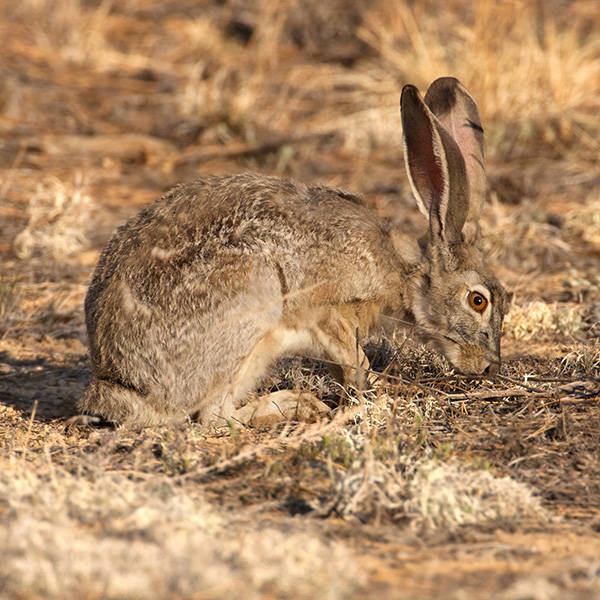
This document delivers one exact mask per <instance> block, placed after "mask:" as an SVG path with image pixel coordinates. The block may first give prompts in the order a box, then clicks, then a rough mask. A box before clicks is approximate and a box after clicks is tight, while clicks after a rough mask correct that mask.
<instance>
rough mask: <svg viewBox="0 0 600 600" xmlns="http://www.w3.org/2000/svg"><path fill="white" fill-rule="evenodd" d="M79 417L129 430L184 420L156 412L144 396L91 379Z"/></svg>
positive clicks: (80, 406) (162, 412)
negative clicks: (86, 417) (90, 416)
mask: <svg viewBox="0 0 600 600" xmlns="http://www.w3.org/2000/svg"><path fill="white" fill-rule="evenodd" d="M77 407H78V409H79V410H80V412H81V413H82V414H86V415H98V416H100V417H102V419H103V420H105V421H109V422H111V423H115V424H116V425H126V426H129V427H136V428H137V427H140V428H141V427H152V426H157V425H167V424H172V423H174V422H177V421H183V420H185V418H186V415H184V414H183V415H175V414H173V412H170V411H169V412H168V411H166V410H162V411H161V410H159V409H158V408H157V403H156V402H153V401H152V398H150V397H149V396H147V395H142V394H140V393H139V392H136V391H135V390H133V389H131V388H126V387H124V386H122V385H120V384H118V383H114V382H111V381H107V380H105V379H97V378H94V379H93V380H92V382H91V383H90V385H89V386H88V387H87V388H86V390H85V391H84V393H83V396H82V397H81V398H80V399H79V402H78V403H77Z"/></svg>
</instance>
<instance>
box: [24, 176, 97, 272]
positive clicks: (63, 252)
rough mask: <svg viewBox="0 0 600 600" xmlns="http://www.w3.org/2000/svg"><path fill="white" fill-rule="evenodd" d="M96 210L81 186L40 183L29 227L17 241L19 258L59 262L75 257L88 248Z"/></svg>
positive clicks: (53, 180)
mask: <svg viewBox="0 0 600 600" xmlns="http://www.w3.org/2000/svg"><path fill="white" fill-rule="evenodd" d="M92 210H93V204H92V201H91V199H90V197H89V196H88V195H87V194H86V193H85V191H84V187H83V184H82V183H81V182H78V183H76V184H75V185H74V186H69V185H67V184H65V183H63V182H62V181H60V180H59V179H56V178H51V179H48V180H46V181H44V182H43V183H40V184H39V185H38V187H37V190H36V192H35V193H34V194H33V195H32V196H31V198H30V200H29V206H28V208H27V214H28V218H27V225H26V227H25V228H24V229H23V230H22V231H21V232H20V233H19V234H17V236H16V237H15V239H14V241H13V251H14V253H15V255H16V256H17V257H18V258H20V259H27V258H30V257H32V256H43V257H46V258H50V259H53V260H55V261H60V260H62V259H64V258H67V257H69V256H71V255H73V254H74V253H75V252H77V251H79V250H81V249H82V248H84V247H86V246H87V244H88V239H87V235H86V231H88V230H89V229H90V228H91V227H92V223H91V214H92Z"/></svg>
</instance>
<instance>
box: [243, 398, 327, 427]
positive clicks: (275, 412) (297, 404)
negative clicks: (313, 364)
mask: <svg viewBox="0 0 600 600" xmlns="http://www.w3.org/2000/svg"><path fill="white" fill-rule="evenodd" d="M330 414H331V409H330V408H329V407H328V406H327V405H326V404H324V403H323V402H321V401H320V400H319V399H318V398H316V396H314V395H313V394H311V393H310V392H298V391H296V390H280V391H278V392H273V393H271V394H267V395H266V396H261V397H260V398H257V399H256V400H251V401H250V402H248V404H246V405H245V406H242V407H241V408H238V409H237V410H235V411H234V412H233V415H232V416H233V419H234V420H236V421H239V422H240V423H243V424H244V425H249V426H251V427H267V426H269V425H274V424H276V423H281V422H283V421H305V422H309V423H312V422H314V421H317V420H318V419H320V418H321V417H324V416H328V415H330Z"/></svg>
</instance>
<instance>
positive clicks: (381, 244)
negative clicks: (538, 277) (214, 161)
mask: <svg viewBox="0 0 600 600" xmlns="http://www.w3.org/2000/svg"><path fill="white" fill-rule="evenodd" d="M453 82H456V80H448V81H445V85H444V86H442V88H444V89H446V90H450V91H449V92H448V91H447V92H446V93H447V94H448V98H447V101H446V102H445V103H442V104H443V107H444V111H445V114H446V113H448V112H449V111H450V112H451V111H452V110H453V109H452V103H459V105H458V108H457V109H456V110H458V109H462V104H460V102H461V98H463V97H464V95H461V94H458V93H457V92H456V90H457V89H459V88H457V87H456V86H457V85H460V84H458V82H456V84H454V83H453ZM434 86H436V87H435V88H434ZM439 87H440V86H439V84H437V83H434V84H432V88H433V89H434V91H435V90H436V89H437V88H439ZM460 89H464V88H462V86H461V87H460ZM440 93H443V92H440ZM438 96H439V94H437V95H436V97H438ZM469 99H470V96H469ZM471 102H472V99H471ZM473 104H474V103H473ZM452 114H453V113H452ZM459 114H460V111H459ZM402 117H403V124H404V131H405V143H406V146H407V156H408V159H407V160H408V163H407V168H408V171H409V175H411V181H412V183H413V186H414V187H415V194H416V195H417V197H418V200H419V204H420V206H421V207H422V208H423V207H426V208H427V210H428V216H429V217H430V230H429V241H428V242H427V243H426V244H424V246H423V248H422V249H419V247H418V246H417V245H416V243H415V248H414V249H413V250H412V251H411V252H410V253H404V252H403V251H402V250H400V251H398V248H399V245H398V243H396V238H395V237H394V232H390V231H389V230H388V229H387V227H386V226H385V225H384V224H383V223H382V222H381V221H380V220H379V219H378V218H377V217H376V216H375V215H374V214H373V213H372V211H370V210H369V209H368V208H367V207H366V206H365V205H364V203H363V202H362V200H361V199H360V198H358V197H356V196H353V195H351V194H348V193H346V192H343V191H340V190H336V189H331V188H327V187H324V186H320V185H309V186H306V185H302V184H299V183H295V182H292V181H285V180H282V179H279V178H275V177H265V176H261V175H252V174H242V175H229V176H212V177H206V178H203V179H199V180H197V181H194V182H192V183H189V184H186V185H180V186H178V187H176V188H174V189H173V190H171V191H170V192H169V193H167V194H166V195H165V196H164V197H163V198H161V199H159V200H157V201H156V202H155V203H154V204H152V205H150V206H148V207H147V208H145V209H144V210H142V212H141V213H140V214H138V215H137V216H136V217H134V218H133V219H131V220H130V221H129V222H128V223H127V224H125V225H124V226H123V227H121V228H120V229H119V230H118V231H117V233H116V234H115V236H114V237H113V238H112V240H111V241H110V242H109V244H108V246H107V247H106V249H105V250H104V252H103V254H102V256H101V258H100V261H99V263H98V266H97V268H96V272H95V274H94V278H93V281H92V283H91V285H90V288H89V291H88V294H87V297H86V301H85V311H86V323H87V328H88V334H89V341H90V352H91V359H92V366H93V373H94V379H93V381H92V383H91V384H90V386H89V388H88V389H87V390H86V392H85V393H84V396H83V398H82V399H81V401H80V409H81V410H82V412H84V413H93V414H98V415H101V416H102V417H104V418H105V419H107V420H111V421H115V422H117V423H123V424H128V425H133V426H146V425H157V424H165V423H170V422H175V421H181V420H183V419H185V418H186V417H187V416H188V415H191V414H194V413H197V414H198V415H199V417H200V419H201V420H202V421H203V422H204V423H207V424H208V423H213V424H214V423H217V424H218V423H224V422H225V419H230V418H239V419H240V420H242V421H244V422H253V423H258V422H261V423H264V422H269V420H272V419H275V420H277V419H278V418H284V417H290V415H292V414H299V412H298V408H297V405H296V413H294V402H296V403H297V401H298V399H299V398H300V399H302V400H303V402H304V403H305V404H306V406H310V407H312V408H311V409H310V410H308V409H305V408H303V409H302V411H300V412H301V413H302V416H303V418H308V416H309V414H308V413H310V414H312V415H317V414H320V413H322V412H325V411H326V407H325V406H324V405H322V403H319V402H318V401H316V399H313V401H311V400H307V398H306V394H305V393H304V394H300V393H296V392H293V393H290V394H279V395H277V394H276V395H275V396H271V397H266V398H262V399H259V400H257V401H255V402H254V407H252V406H251V407H250V408H248V407H243V405H244V403H245V400H246V399H247V397H248V395H249V394H251V393H252V392H253V391H254V390H255V388H256V386H257V385H258V383H259V382H260V380H261V378H262V377H263V376H264V374H265V372H266V370H267V369H268V368H269V366H270V365H271V364H272V363H273V362H274V361H275V360H276V359H277V358H278V357H280V356H283V355H285V354H293V353H302V352H308V353H310V354H311V355H317V356H321V357H323V358H326V359H328V360H331V361H334V362H335V363H337V364H338V365H340V367H339V368H337V369H336V368H335V367H334V368H333V372H334V374H336V376H338V377H339V378H340V379H341V380H343V381H345V382H353V383H360V377H361V376H360V372H361V367H368V362H367V359H366V357H365V356H364V353H363V352H362V350H359V352H358V355H357V349H356V332H357V331H358V332H359V335H365V334H366V333H367V332H368V330H369V327H370V326H371V325H372V323H373V322H374V321H375V320H376V319H377V317H378V316H379V315H380V314H381V313H385V312H394V313H396V314H400V315H401V316H402V318H403V319H406V320H414V321H415V323H416V325H417V330H418V331H419V332H421V333H422V334H423V336H424V337H425V338H427V339H431V340H433V341H434V342H435V343H436V344H437V346H438V348H440V350H441V351H442V352H444V353H445V354H446V355H447V356H448V358H449V359H450V360H451V362H453V364H454V365H455V366H456V367H457V368H458V369H462V370H464V371H466V372H470V373H480V372H482V371H483V370H484V369H486V368H487V367H488V366H494V367H496V366H498V365H499V363H500V346H499V344H500V341H499V340H500V330H501V323H502V317H503V314H504V312H505V310H506V295H505V292H504V291H503V290H502V288H501V286H500V284H499V283H498V282H497V281H496V280H495V278H494V277H493V276H492V275H491V274H489V273H487V272H486V271H485V269H484V267H483V261H482V258H481V256H480V254H479V251H478V250H477V248H476V247H475V246H474V245H472V244H470V243H467V242H464V241H463V236H462V227H463V225H464V222H465V219H466V215H467V213H468V211H469V197H470V195H471V190H470V189H469V179H468V175H467V172H468V169H467V168H466V166H465V158H464V157H463V155H462V154H461V149H460V148H459V147H458V145H457V143H456V141H455V140H454V138H453V137H452V136H451V135H450V134H449V133H448V132H447V131H446V130H445V129H444V127H443V125H442V124H441V123H440V121H439V120H438V119H437V118H436V116H435V115H434V114H433V113H432V112H431V110H430V109H429V108H427V106H426V104H425V103H423V101H422V100H421V98H420V97H419V96H418V93H416V90H415V89H414V88H412V87H411V86H407V87H406V88H405V90H404V91H403V97H402ZM407 132H409V133H407ZM467 133H468V132H467ZM463 137H464V136H463ZM411 170H412V171H413V173H411ZM432 178H434V179H435V186H433V188H430V187H429V186H430V185H431V181H432ZM415 182H416V183H415ZM474 201H476V202H479V201H480V199H479V198H476V199H475V200H474ZM477 286H479V287H481V288H482V289H485V290H486V293H489V294H490V295H491V297H490V299H489V300H490V306H489V308H488V314H487V315H478V314H475V313H474V312H473V311H472V309H469V308H468V307H467V309H465V307H464V295H465V291H466V292H467V293H468V290H470V289H472V288H473V287H477ZM469 310H470V312H471V313H473V314H470V313H469ZM357 363H358V364H357ZM241 407H243V408H241ZM307 410H308V413H307ZM253 415H254V416H253ZM256 415H260V419H259V418H258V417H257V416H256Z"/></svg>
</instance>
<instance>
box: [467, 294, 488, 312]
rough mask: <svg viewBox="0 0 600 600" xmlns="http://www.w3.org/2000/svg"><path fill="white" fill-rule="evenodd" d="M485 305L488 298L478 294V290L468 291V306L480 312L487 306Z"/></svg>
mask: <svg viewBox="0 0 600 600" xmlns="http://www.w3.org/2000/svg"><path fill="white" fill-rule="evenodd" d="M487 305H488V300H487V298H486V297H485V296H484V295H483V294H480V293H479V292H470V293H469V306H470V307H471V308H472V309H473V310H476V311H477V312H480V313H482V312H483V311H484V310H485V309H486V308H487Z"/></svg>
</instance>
